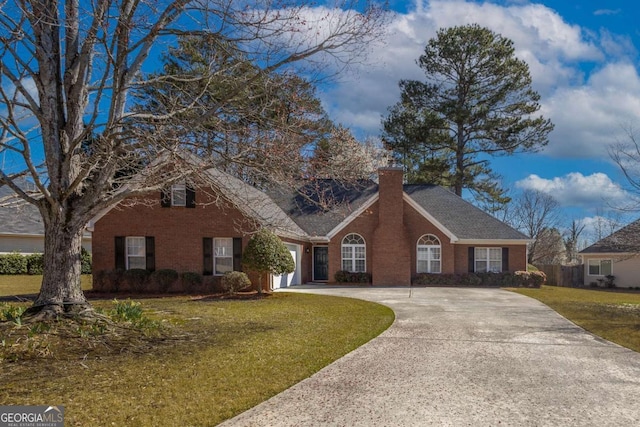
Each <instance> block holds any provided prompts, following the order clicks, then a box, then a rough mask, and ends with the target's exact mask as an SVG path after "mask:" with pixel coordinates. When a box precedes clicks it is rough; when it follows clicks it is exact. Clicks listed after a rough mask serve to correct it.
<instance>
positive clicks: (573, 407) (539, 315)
mask: <svg viewBox="0 0 640 427" xmlns="http://www.w3.org/2000/svg"><path fill="white" fill-rule="evenodd" d="M290 290H292V291H295V292H311V293H318V294H329V295H340V296H348V297H355V298H360V299H364V300H369V301H376V302H379V303H381V304H384V305H387V306H389V307H391V308H392V309H393V310H394V311H395V313H396V321H395V323H394V324H393V325H392V326H391V327H390V328H389V329H388V330H387V331H385V332H384V333H382V334H381V335H380V336H379V337H377V338H375V339H373V340H372V341H370V342H369V343H367V344H365V345H364V346H362V347H360V348H358V349H356V350H354V351H353V352H351V353H349V354H348V355H346V356H344V357H343V358H341V359H339V360H337V361H336V362H334V363H333V364H331V365H329V366H327V367H326V368H324V369H323V370H321V371H320V372H318V373H316V374H315V375H313V376H312V377H310V378H308V379H306V380H304V381H302V382H300V383H298V384H296V385H295V386H293V387H291V388H290V389H288V390H286V391H284V392H282V393H280V394H279V395H277V396H275V397H273V398H272V399H269V400H268V401H266V402H264V403H262V404H260V405H258V406H256V407H255V408H253V409H250V410H249V411H247V412H245V413H243V414H240V415H239V416H238V417H236V418H234V419H231V420H229V421H227V422H225V423H224V424H223V425H225V426H260V427H264V426H430V425H437V426H497V425H506V426H617V427H620V426H638V425H640V354H639V353H636V352H633V351H631V350H627V349H625V348H623V347H620V346H617V345H615V344H612V343H610V342H608V341H604V340H602V339H600V338H597V337H595V336H593V335H591V334H589V333H587V332H585V331H584V330H583V329H581V328H579V327H577V326H575V325H574V324H573V323H571V322H569V321H568V320H566V319H565V318H563V317H561V316H560V315H558V314H556V313H555V312H554V311H552V310H551V309H549V308H547V307H546V306H544V305H543V304H541V303H539V302H538V301H536V300H533V299H530V298H527V297H524V296H521V295H518V294H515V293H511V292H508V291H503V290H499V289H452V288H417V289H415V288H414V289H413V291H412V296H411V298H409V289H408V288H344V287H319V288H310V287H303V286H299V287H295V288H292V289H290Z"/></svg>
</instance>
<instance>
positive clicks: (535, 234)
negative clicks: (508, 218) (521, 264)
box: [512, 190, 560, 263]
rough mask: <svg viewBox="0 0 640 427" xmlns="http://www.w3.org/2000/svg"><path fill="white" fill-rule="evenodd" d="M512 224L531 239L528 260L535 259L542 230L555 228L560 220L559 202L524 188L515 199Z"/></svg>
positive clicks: (546, 195)
mask: <svg viewBox="0 0 640 427" xmlns="http://www.w3.org/2000/svg"><path fill="white" fill-rule="evenodd" d="M512 221H513V223H512V224H513V225H514V226H515V227H516V228H518V229H519V230H521V231H522V232H523V233H525V234H526V235H528V236H529V237H531V238H532V239H533V243H531V244H530V245H529V256H528V262H529V263H531V262H532V261H533V260H535V259H536V251H537V250H538V245H539V244H540V237H541V236H542V233H543V232H544V230H547V229H552V228H555V227H556V226H557V225H558V223H559V221H560V214H559V204H558V202H557V201H556V200H555V199H554V198H553V197H552V196H550V195H548V194H545V193H542V192H540V191H536V190H524V191H523V192H522V194H520V196H519V197H518V198H517V199H516V201H515V206H514V210H513V219H512Z"/></svg>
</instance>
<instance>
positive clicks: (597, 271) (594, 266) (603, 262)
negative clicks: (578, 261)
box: [589, 259, 612, 276]
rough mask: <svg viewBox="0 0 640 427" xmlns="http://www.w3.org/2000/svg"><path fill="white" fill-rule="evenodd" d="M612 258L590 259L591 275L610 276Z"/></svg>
mask: <svg viewBox="0 0 640 427" xmlns="http://www.w3.org/2000/svg"><path fill="white" fill-rule="evenodd" d="M611 264H612V262H611V260H610V259H590V260H589V276H609V275H611V271H612V269H611Z"/></svg>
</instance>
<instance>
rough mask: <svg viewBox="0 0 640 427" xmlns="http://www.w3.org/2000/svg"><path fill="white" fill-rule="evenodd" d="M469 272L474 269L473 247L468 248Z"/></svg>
mask: <svg viewBox="0 0 640 427" xmlns="http://www.w3.org/2000/svg"><path fill="white" fill-rule="evenodd" d="M468 258H469V273H473V272H474V271H476V249H475V248H474V247H470V248H469V257H468Z"/></svg>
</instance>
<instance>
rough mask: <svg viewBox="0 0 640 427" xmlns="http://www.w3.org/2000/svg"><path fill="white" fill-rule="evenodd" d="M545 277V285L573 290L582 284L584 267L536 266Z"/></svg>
mask: <svg viewBox="0 0 640 427" xmlns="http://www.w3.org/2000/svg"><path fill="white" fill-rule="evenodd" d="M536 267H538V268H539V269H540V271H543V272H544V274H546V275H547V284H549V285H554V286H563V287H567V288H575V287H577V286H582V285H583V284H584V265H572V266H568V265H537V266H536Z"/></svg>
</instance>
